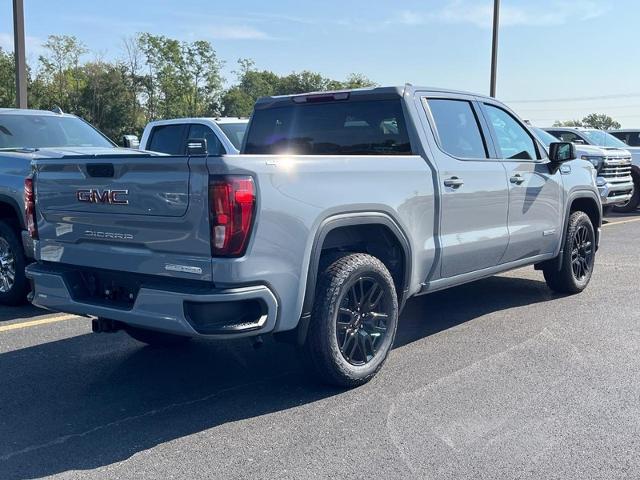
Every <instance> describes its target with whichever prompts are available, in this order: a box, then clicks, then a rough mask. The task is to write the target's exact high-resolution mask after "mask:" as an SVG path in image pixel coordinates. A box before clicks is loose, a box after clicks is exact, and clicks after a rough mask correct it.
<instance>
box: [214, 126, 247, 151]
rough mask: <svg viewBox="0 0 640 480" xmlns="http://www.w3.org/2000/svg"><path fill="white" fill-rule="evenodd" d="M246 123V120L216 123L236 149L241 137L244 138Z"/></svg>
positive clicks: (238, 147)
mask: <svg viewBox="0 0 640 480" xmlns="http://www.w3.org/2000/svg"><path fill="white" fill-rule="evenodd" d="M247 125H248V123H247V122H240V123H219V124H218V126H219V127H220V130H222V132H223V133H224V134H225V135H226V136H227V138H228V139H229V140H230V141H231V143H233V146H234V147H236V148H237V149H238V150H240V146H241V145H242V139H243V138H244V132H245V131H246V130H247Z"/></svg>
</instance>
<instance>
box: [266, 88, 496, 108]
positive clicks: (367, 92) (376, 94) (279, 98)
mask: <svg viewBox="0 0 640 480" xmlns="http://www.w3.org/2000/svg"><path fill="white" fill-rule="evenodd" d="M417 91H429V92H438V93H452V94H456V95H470V96H474V97H481V98H490V97H488V96H486V95H479V94H477V93H472V92H465V91H462V90H452V89H446V88H438V87H419V86H415V85H412V84H410V83H407V84H406V85H397V86H391V87H365V88H353V89H345V90H330V91H326V92H309V93H301V94H296V95H274V96H270V97H261V98H259V99H258V100H257V102H256V105H255V107H256V108H266V107H267V106H271V105H273V104H277V103H282V102H283V101H288V100H290V99H295V98H303V97H307V96H310V95H336V94H341V93H348V94H349V96H350V98H353V97H356V98H358V97H366V98H367V99H371V100H386V99H393V98H398V97H402V96H403V95H404V94H406V93H412V92H417ZM294 101H295V100H294Z"/></svg>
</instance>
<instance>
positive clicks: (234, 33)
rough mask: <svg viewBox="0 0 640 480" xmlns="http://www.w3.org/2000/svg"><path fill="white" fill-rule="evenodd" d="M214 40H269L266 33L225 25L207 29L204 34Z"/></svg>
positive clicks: (251, 28) (239, 26) (241, 26)
mask: <svg viewBox="0 0 640 480" xmlns="http://www.w3.org/2000/svg"><path fill="white" fill-rule="evenodd" d="M204 33H205V34H206V36H207V37H209V38H211V39H214V40H271V39H272V38H273V37H271V36H270V35H269V34H268V33H266V32H263V31H262V30H258V29H257V28H254V27H250V26H247V25H235V26H233V25H226V26H218V27H215V28H211V29H208V30H207V31H206V32H204Z"/></svg>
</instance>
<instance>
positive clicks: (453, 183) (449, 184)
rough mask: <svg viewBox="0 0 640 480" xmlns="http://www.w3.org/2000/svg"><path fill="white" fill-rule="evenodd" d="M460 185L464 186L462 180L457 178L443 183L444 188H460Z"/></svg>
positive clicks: (448, 179)
mask: <svg viewBox="0 0 640 480" xmlns="http://www.w3.org/2000/svg"><path fill="white" fill-rule="evenodd" d="M462 185H464V180H462V179H461V178H458V177H451V178H447V179H446V180H445V181H444V186H445V187H451V188H460V187H461V186H462Z"/></svg>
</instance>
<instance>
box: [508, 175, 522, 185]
mask: <svg viewBox="0 0 640 480" xmlns="http://www.w3.org/2000/svg"><path fill="white" fill-rule="evenodd" d="M509 181H510V182H511V183H515V184H516V185H521V184H522V183H523V182H524V177H523V176H522V175H520V174H519V173H516V174H515V175H514V176H513V177H511V178H510V179H509Z"/></svg>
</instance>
